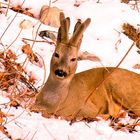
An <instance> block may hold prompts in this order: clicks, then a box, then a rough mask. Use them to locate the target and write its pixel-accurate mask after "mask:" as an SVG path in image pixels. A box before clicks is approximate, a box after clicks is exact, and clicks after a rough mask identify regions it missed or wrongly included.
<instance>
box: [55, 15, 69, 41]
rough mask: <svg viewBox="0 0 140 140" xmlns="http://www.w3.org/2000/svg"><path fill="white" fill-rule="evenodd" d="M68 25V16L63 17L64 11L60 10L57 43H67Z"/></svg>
mask: <svg viewBox="0 0 140 140" xmlns="http://www.w3.org/2000/svg"><path fill="white" fill-rule="evenodd" d="M69 27H70V18H69V17H67V18H65V15H64V13H63V12H61V13H60V27H59V30H58V36H57V44H59V43H60V42H61V43H68V40H69V37H68V32H69Z"/></svg>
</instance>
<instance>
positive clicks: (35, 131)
mask: <svg viewBox="0 0 140 140" xmlns="http://www.w3.org/2000/svg"><path fill="white" fill-rule="evenodd" d="M37 131H38V129H37V130H36V131H35V132H34V134H33V136H32V138H31V140H33V139H34V137H35V135H36V133H37Z"/></svg>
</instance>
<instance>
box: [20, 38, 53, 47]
mask: <svg viewBox="0 0 140 140" xmlns="http://www.w3.org/2000/svg"><path fill="white" fill-rule="evenodd" d="M22 40H26V41H34V42H42V43H48V44H50V45H52V44H54V45H55V42H50V41H48V40H33V39H28V38H22Z"/></svg>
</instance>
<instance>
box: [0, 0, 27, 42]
mask: <svg viewBox="0 0 140 140" xmlns="http://www.w3.org/2000/svg"><path fill="white" fill-rule="evenodd" d="M24 2H25V0H24V1H23V3H22V4H21V6H22V5H23V4H24ZM17 15H18V12H17V13H16V14H15V16H14V18H13V19H12V20H11V22H10V23H9V24H8V26H7V27H6V29H5V30H4V32H3V33H2V35H1V37H0V41H1V40H2V38H3V36H4V35H5V33H6V31H7V30H8V29H9V27H10V26H11V24H12V23H13V21H14V20H15V18H16V17H17Z"/></svg>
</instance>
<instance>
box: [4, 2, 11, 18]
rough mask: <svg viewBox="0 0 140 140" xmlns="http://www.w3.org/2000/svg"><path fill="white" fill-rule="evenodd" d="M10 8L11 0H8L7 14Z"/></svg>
mask: <svg viewBox="0 0 140 140" xmlns="http://www.w3.org/2000/svg"><path fill="white" fill-rule="evenodd" d="M9 8H10V0H8V5H7V9H6V13H5V16H7V14H8V10H9Z"/></svg>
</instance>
